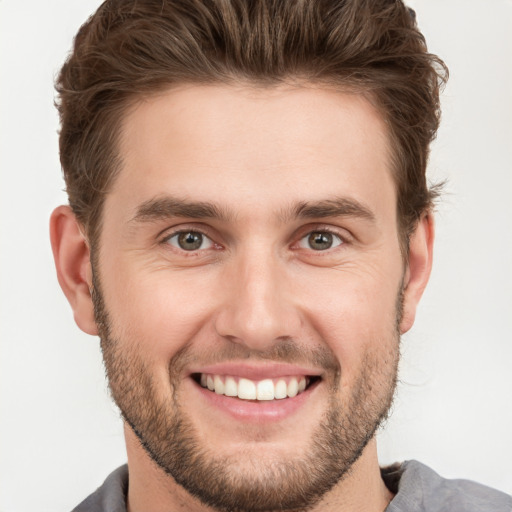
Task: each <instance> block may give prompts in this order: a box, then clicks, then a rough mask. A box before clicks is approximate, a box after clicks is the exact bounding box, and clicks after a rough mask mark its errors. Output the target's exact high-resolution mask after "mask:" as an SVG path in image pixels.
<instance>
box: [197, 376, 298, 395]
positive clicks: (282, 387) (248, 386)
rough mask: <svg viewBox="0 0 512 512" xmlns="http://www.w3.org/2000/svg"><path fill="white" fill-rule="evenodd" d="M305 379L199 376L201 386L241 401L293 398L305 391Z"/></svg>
mask: <svg viewBox="0 0 512 512" xmlns="http://www.w3.org/2000/svg"><path fill="white" fill-rule="evenodd" d="M306 385H307V382H306V377H287V378H282V379H275V380H274V379H264V380H260V381H253V380H249V379H244V378H236V377H229V376H221V375H208V374H206V373H202V374H201V386H203V388H208V389H209V390H210V391H215V393H217V394H219V395H225V396H236V397H238V398H241V399H243V400H274V399H280V398H287V397H290V398H293V397H294V396H296V395H298V394H299V393H301V392H302V391H304V390H305V389H306Z"/></svg>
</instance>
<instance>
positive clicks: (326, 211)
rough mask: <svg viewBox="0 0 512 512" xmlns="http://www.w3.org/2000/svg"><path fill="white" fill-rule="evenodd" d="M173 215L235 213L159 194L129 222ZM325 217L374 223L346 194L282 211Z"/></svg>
mask: <svg viewBox="0 0 512 512" xmlns="http://www.w3.org/2000/svg"><path fill="white" fill-rule="evenodd" d="M172 217H183V218H193V219H218V220H220V221H223V222H229V221H231V220H232V219H234V218H235V214H234V212H232V211H230V210H228V209H225V208H221V207H219V206H218V205H216V204H214V203H211V202H208V201H188V200H185V199H180V198H177V197H172V196H165V197H156V198H153V199H149V200H148V201H145V202H144V203H142V204H141V205H140V206H139V207H138V208H137V211H136V213H135V215H134V217H133V218H132V219H131V221H130V222H134V223H144V222H154V221H159V220H165V219H169V218H172ZM326 217H356V218H361V219H364V220H367V221H370V222H372V223H374V222H375V221H376V219H375V215H374V214H373V212H372V211H371V210H370V209H369V208H368V207H367V206H365V205H363V204H362V203H360V202H359V201H357V200H355V199H351V198H346V197H335V198H332V199H325V200H322V201H308V202H299V203H294V204H293V205H292V206H291V207H290V208H286V209H284V210H282V211H281V213H280V215H279V218H280V220H281V221H282V222H286V221H288V220H291V219H314V218H326Z"/></svg>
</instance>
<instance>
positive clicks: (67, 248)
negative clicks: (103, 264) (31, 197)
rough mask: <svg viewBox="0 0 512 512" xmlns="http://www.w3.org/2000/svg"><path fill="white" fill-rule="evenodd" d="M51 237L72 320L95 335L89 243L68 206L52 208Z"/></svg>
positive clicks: (60, 280)
mask: <svg viewBox="0 0 512 512" xmlns="http://www.w3.org/2000/svg"><path fill="white" fill-rule="evenodd" d="M50 240H51V243H52V250H53V258H54V260H55V267H56V269H57V278H58V280H59V284H60V287H61V288H62V291H63V292H64V294H65V295H66V297H67V299H68V301H69V304H70V305H71V308H72V309H73V313H74V317H75V322H76V323H77V325H78V327H80V329H82V331H84V332H86V333H87V334H93V335H96V334H98V330H97V327H96V322H95V321H94V307H93V302H92V298H91V292H90V290H91V289H92V268H91V258H90V252H89V246H88V244H87V241H86V239H85V237H84V235H83V234H82V231H81V230H80V224H79V223H78V221H77V220H76V217H75V215H74V214H73V212H72V211H71V208H70V207H69V206H59V207H58V208H56V209H55V210H54V211H53V213H52V215H51V217H50Z"/></svg>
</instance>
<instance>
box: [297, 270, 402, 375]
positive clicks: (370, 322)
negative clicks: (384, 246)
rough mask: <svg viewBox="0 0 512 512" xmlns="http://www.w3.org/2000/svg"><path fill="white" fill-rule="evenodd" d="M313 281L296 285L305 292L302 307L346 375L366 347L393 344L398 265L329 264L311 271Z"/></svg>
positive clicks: (369, 349) (382, 348) (376, 348)
mask: <svg viewBox="0 0 512 512" xmlns="http://www.w3.org/2000/svg"><path fill="white" fill-rule="evenodd" d="M398 270H399V269H398ZM313 282H314V286H313ZM313 282H312V283H311V286H305V287H303V289H302V291H301V293H302V294H303V296H304V297H306V296H307V299H306V300H304V302H303V310H304V312H305V314H306V315H307V318H308V323H309V324H310V325H311V326H312V327H313V329H314V331H315V332H316V333H317V335H319V336H320V338H321V340H322V341H323V342H324V343H326V344H327V345H328V346H329V348H330V349H331V350H332V351H333V353H334V354H335V355H336V358H337V359H338V361H340V364H341V366H342V369H343V371H344V372H345V376H346V377H347V378H352V377H350V375H353V376H355V375H356V374H357V368H358V367H359V366H360V365H361V364H362V357H363V354H365V353H366V352H375V353H380V352H382V353H384V352H386V351H389V350H390V349H393V347H392V345H394V344H396V343H397V340H396V325H397V307H396V304H397V297H398V293H399V286H400V282H401V279H400V271H396V270H395V269H392V268H389V269H388V272H382V271H380V272H371V271H366V272H364V271H362V270H361V269H360V268H359V269H357V271H356V270H353V271H351V270H343V271H334V270H333V271H330V272H327V273H325V275H324V276H320V275H317V276H316V278H315V279H314V280H313ZM306 290H308V293H307V294H306Z"/></svg>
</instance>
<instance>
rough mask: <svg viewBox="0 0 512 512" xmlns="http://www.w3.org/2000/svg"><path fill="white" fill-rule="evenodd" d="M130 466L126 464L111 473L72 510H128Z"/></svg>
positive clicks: (123, 511) (81, 511)
mask: <svg viewBox="0 0 512 512" xmlns="http://www.w3.org/2000/svg"><path fill="white" fill-rule="evenodd" d="M127 490H128V466H127V465H126V464H125V465H124V466H121V467H119V468H117V469H116V470H115V471H113V472H112V473H110V475H109V476H108V477H107V479H106V480H105V481H104V482H103V484H102V485H101V487H99V488H98V489H97V490H96V491H95V492H93V493H92V494H91V495H90V496H89V497H88V498H86V499H85V500H84V501H82V503H80V505H78V506H77V507H75V508H74V509H73V511H72V512H126V492H127Z"/></svg>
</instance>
